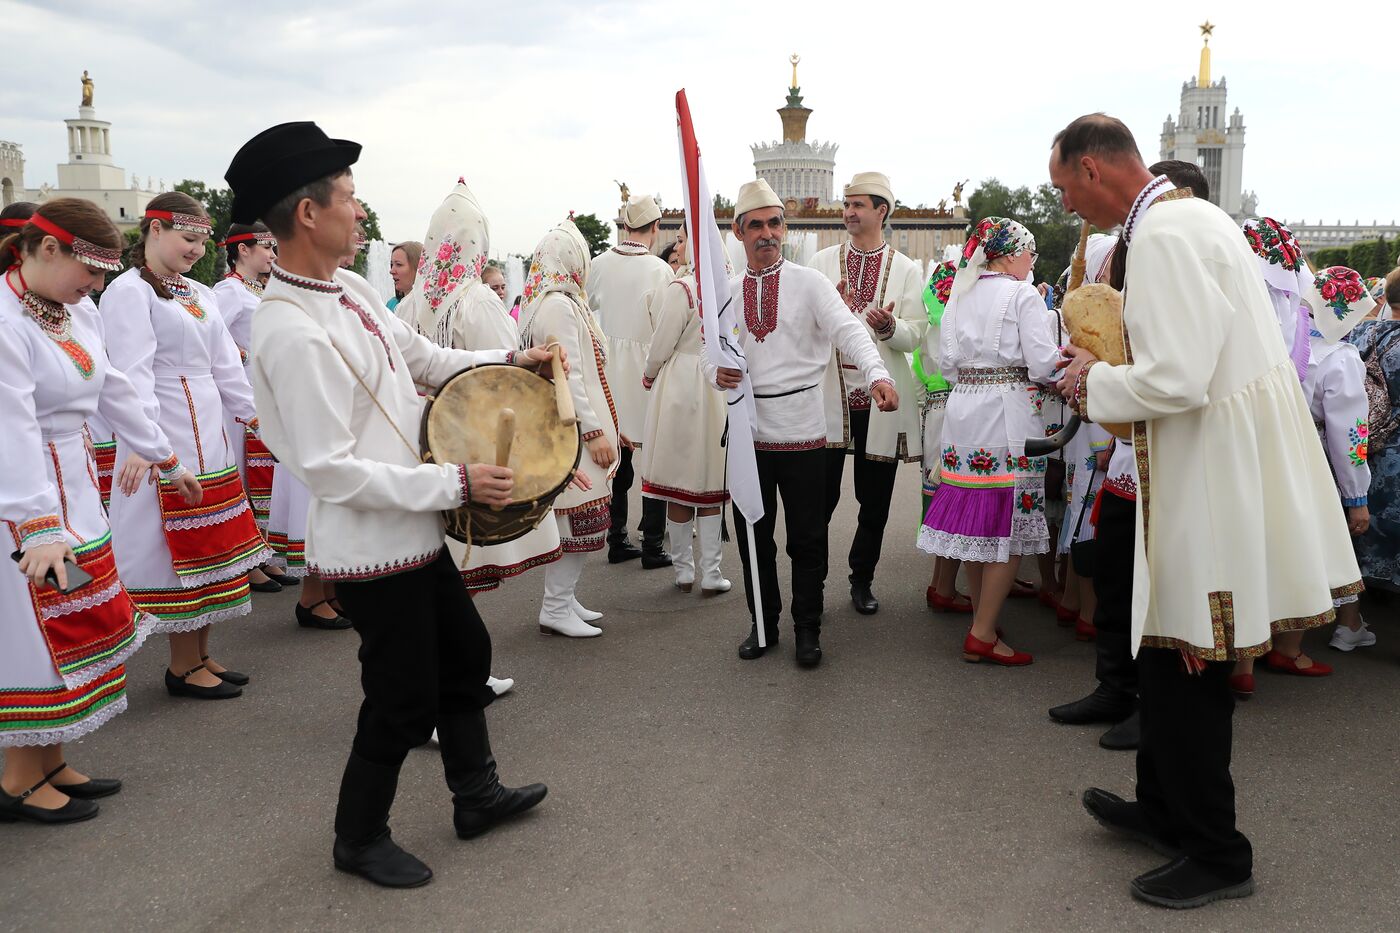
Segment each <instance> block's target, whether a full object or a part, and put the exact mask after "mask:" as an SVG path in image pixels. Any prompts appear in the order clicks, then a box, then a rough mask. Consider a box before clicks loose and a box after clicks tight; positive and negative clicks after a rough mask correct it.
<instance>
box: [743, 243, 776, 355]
mask: <svg viewBox="0 0 1400 933" xmlns="http://www.w3.org/2000/svg"><path fill="white" fill-rule="evenodd" d="M782 266H783V260H781V259H779V260H778V261H777V262H775V263H773V265H771V266H768V267H767V268H766V269H761V270H760V271H758V272H751V271H749V270H747V269H746V270H744V325H745V326H746V327H747V328H748V331H749V333H750V334H751V335H752V336H753V339H755V340H757V341H758V342H759V343H762V342H763V339H764V338H765V337H767V336H768V335H769V334H771V333H773V331H775V330H777V329H778V285H779V282H780V279H779V276H778V273H779V271H780V270H781V269H782Z"/></svg>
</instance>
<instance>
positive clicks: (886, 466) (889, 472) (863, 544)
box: [826, 409, 899, 585]
mask: <svg viewBox="0 0 1400 933" xmlns="http://www.w3.org/2000/svg"><path fill="white" fill-rule="evenodd" d="M850 418H851V443H852V444H853V445H854V447H855V457H854V458H853V459H854V460H855V486H856V501H857V502H859V503H860V514H859V516H858V517H857V518H856V533H855V537H854V538H852V539H851V553H850V556H849V562H850V566H851V575H850V581H851V582H852V583H865V584H867V585H868V584H869V583H870V582H871V581H872V580H874V579H875V565H876V564H878V563H879V562H880V546H881V545H882V544H884V541H885V523H886V522H887V521H889V517H890V499H891V498H892V497H893V496H894V480H895V471H896V470H897V469H898V468H899V464H898V463H897V462H895V461H890V462H888V463H886V462H884V461H882V460H869V459H866V456H865V439H866V436H867V435H868V434H869V433H870V411H869V410H868V409H866V410H861V409H856V410H853V411H852V412H851V413H850ZM846 457H847V453H846V451H845V450H838V449H836V448H832V447H828V448H827V449H826V458H827V459H826V521H827V524H830V523H831V516H832V515H834V514H835V513H836V506H837V504H838V503H839V502H840V501H841V479H842V474H843V473H844V471H845V468H846Z"/></svg>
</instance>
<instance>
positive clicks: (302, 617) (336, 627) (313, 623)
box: [297, 599, 351, 632]
mask: <svg viewBox="0 0 1400 933" xmlns="http://www.w3.org/2000/svg"><path fill="white" fill-rule="evenodd" d="M330 604H331V601H330V600H329V599H323V600H321V601H320V602H319V603H313V604H312V605H310V606H303V605H302V604H301V603H297V625H300V626H301V627H302V628H320V629H326V630H327V631H333V632H338V631H343V630H344V629H347V628H349V627H350V625H351V622H350V620H349V619H347V618H345V616H343V615H341V614H340V613H339V612H336V614H335V618H333V619H327V618H325V617H324V616H318V615H317V614H316V613H315V611H314V610H315V609H316V607H317V606H330ZM331 609H335V607H334V606H331Z"/></svg>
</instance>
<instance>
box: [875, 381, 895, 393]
mask: <svg viewBox="0 0 1400 933" xmlns="http://www.w3.org/2000/svg"><path fill="white" fill-rule="evenodd" d="M880 385H884V386H889V387H890V388H891V389H893V388H894V380H893V379H876V380H875V381H874V382H872V383H870V394H871V395H872V396H873V395H874V394H875V387H876V386H880Z"/></svg>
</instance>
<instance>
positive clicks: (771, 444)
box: [753, 437, 826, 451]
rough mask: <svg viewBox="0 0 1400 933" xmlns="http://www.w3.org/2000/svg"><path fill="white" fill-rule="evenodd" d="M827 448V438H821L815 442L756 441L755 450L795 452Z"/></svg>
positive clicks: (754, 443)
mask: <svg viewBox="0 0 1400 933" xmlns="http://www.w3.org/2000/svg"><path fill="white" fill-rule="evenodd" d="M824 447H826V438H824V437H819V438H817V439H816V440H813V441H754V442H753V449H754V450H772V451H793V450H821V449H822V448H824Z"/></svg>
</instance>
